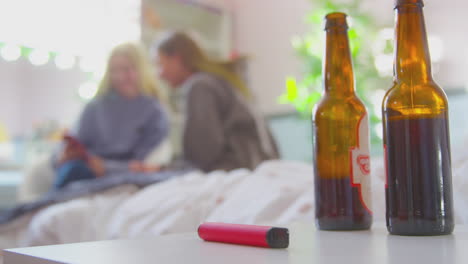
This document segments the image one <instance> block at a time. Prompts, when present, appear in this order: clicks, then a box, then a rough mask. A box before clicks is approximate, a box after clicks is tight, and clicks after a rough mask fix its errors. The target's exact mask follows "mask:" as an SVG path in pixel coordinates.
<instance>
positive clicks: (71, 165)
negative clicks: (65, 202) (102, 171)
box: [54, 160, 96, 189]
mask: <svg viewBox="0 0 468 264" xmlns="http://www.w3.org/2000/svg"><path fill="white" fill-rule="evenodd" d="M95 178H96V175H95V174H94V172H93V171H92V170H91V169H90V168H89V167H88V165H87V164H86V162H84V161H82V160H71V161H68V162H65V163H64V164H62V165H61V166H60V167H58V169H57V175H56V178H55V183H54V188H55V189H61V188H63V187H65V186H67V185H68V184H69V183H72V182H75V181H81V180H91V179H95Z"/></svg>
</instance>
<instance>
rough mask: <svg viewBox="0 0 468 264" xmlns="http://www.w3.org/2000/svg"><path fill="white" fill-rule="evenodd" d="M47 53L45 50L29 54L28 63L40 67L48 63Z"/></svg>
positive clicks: (37, 50)
mask: <svg viewBox="0 0 468 264" xmlns="http://www.w3.org/2000/svg"><path fill="white" fill-rule="evenodd" d="M49 58H50V56H49V52H47V51H45V50H39V49H36V50H33V51H32V52H31V54H29V61H30V62H31V64H32V65H35V66H40V65H44V64H46V63H47V62H49Z"/></svg>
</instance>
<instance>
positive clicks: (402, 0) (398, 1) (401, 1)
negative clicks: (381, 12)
mask: <svg viewBox="0 0 468 264" xmlns="http://www.w3.org/2000/svg"><path fill="white" fill-rule="evenodd" d="M406 4H416V5H421V6H424V2H423V0H395V8H397V7H398V6H400V5H406Z"/></svg>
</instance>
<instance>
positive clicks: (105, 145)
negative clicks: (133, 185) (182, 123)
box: [75, 92, 169, 173]
mask: <svg viewBox="0 0 468 264" xmlns="http://www.w3.org/2000/svg"><path fill="white" fill-rule="evenodd" d="M168 130H169V125H168V120H167V117H166V114H165V112H164V110H163V109H162V107H161V105H160V104H159V103H158V102H157V101H156V100H155V99H153V98H150V97H146V96H139V97H136V98H133V99H128V98H125V97H122V96H120V95H119V94H118V93H116V92H110V93H109V94H107V95H104V96H101V97H97V98H95V99H94V100H93V101H91V102H90V103H88V105H87V106H86V107H85V109H84V111H83V113H82V114H81V117H80V119H79V122H78V125H77V127H76V129H75V136H76V137H77V138H78V140H79V141H80V142H81V143H82V144H84V145H85V146H86V147H87V149H88V151H89V152H90V153H92V154H94V155H97V156H99V157H100V158H102V159H104V162H105V168H106V173H112V172H116V171H122V170H127V169H128V162H129V161H131V160H140V161H141V160H144V159H145V157H146V156H147V155H148V154H149V153H150V152H151V151H152V150H154V148H155V147H157V146H158V145H159V144H160V143H161V142H162V141H163V140H164V139H165V137H166V136H167V134H168Z"/></svg>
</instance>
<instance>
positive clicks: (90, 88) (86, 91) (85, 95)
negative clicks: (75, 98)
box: [78, 82, 97, 100]
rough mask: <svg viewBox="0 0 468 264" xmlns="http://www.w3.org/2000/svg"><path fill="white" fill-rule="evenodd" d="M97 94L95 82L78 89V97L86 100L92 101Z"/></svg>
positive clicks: (87, 83)
mask: <svg viewBox="0 0 468 264" xmlns="http://www.w3.org/2000/svg"><path fill="white" fill-rule="evenodd" d="M96 93H97V84H96V83H95V82H85V83H83V84H82V85H81V86H80V87H79V88H78V95H79V96H80V97H81V98H82V99H85V100H90V99H92V98H93V97H94V96H95V95H96Z"/></svg>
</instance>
